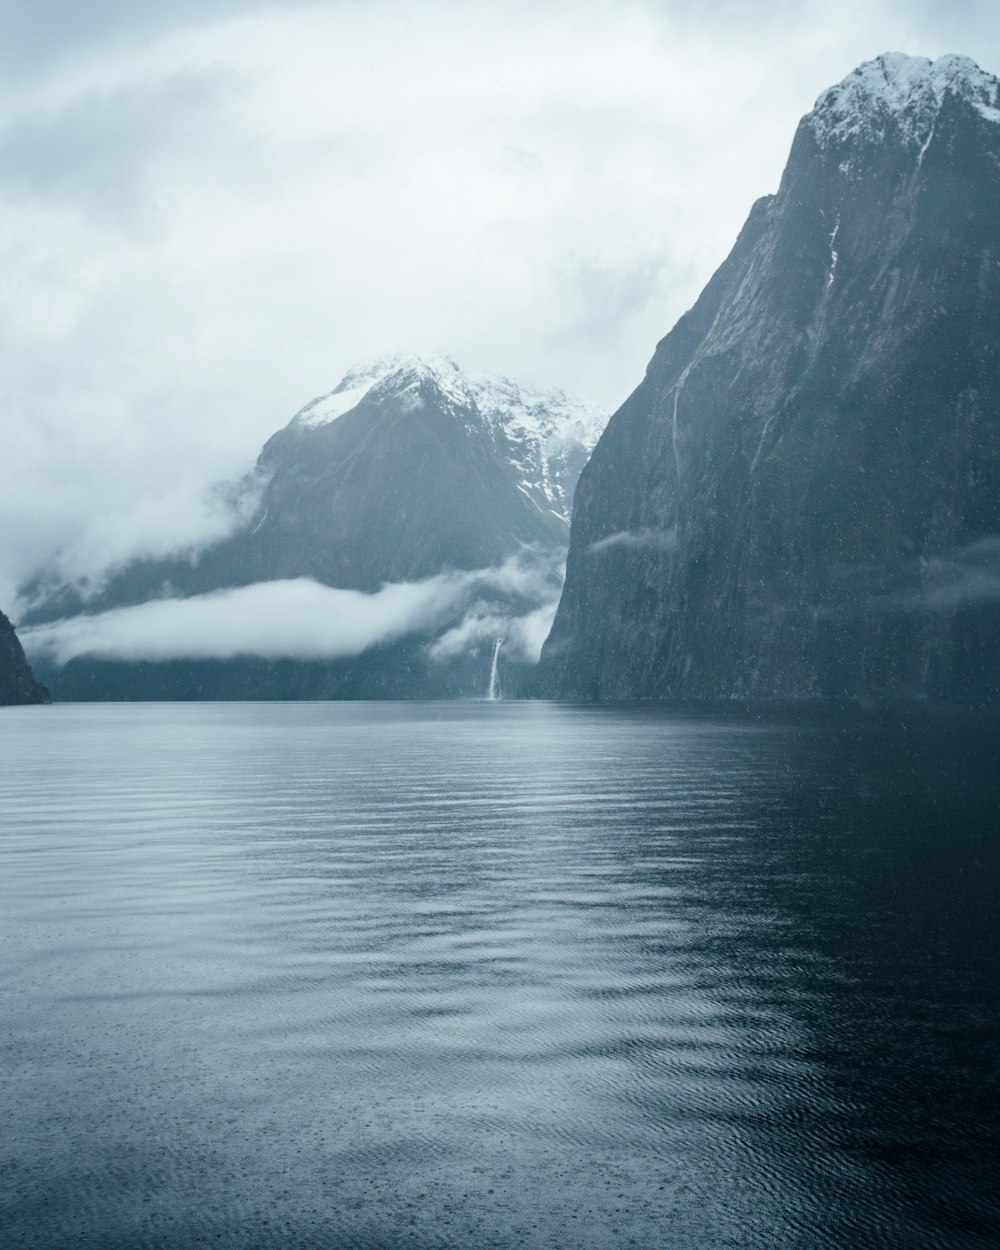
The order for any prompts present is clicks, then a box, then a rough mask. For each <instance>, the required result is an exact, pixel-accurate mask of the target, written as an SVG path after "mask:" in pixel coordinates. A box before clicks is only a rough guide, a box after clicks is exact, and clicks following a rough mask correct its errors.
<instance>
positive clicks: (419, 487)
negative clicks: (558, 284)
mask: <svg viewBox="0 0 1000 1250" xmlns="http://www.w3.org/2000/svg"><path fill="white" fill-rule="evenodd" d="M602 426H603V419H602V416H601V415H600V414H598V413H596V412H594V411H591V410H589V409H587V408H585V407H583V406H582V405H580V404H578V403H575V402H573V401H571V400H569V399H567V398H566V396H564V395H562V394H561V393H558V392H550V393H544V394H539V393H530V392H527V391H526V390H524V389H523V388H521V387H519V386H517V385H516V384H515V383H513V382H511V381H509V380H506V379H474V378H470V377H468V376H466V375H465V374H463V373H462V372H461V371H460V370H459V369H458V368H457V367H456V366H455V365H454V363H453V362H451V361H449V360H447V359H442V358H437V359H432V360H424V359H420V358H417V357H412V356H409V357H397V358H394V359H392V360H389V361H385V362H380V363H379V364H376V365H374V366H370V367H367V368H363V369H356V370H354V371H352V372H351V373H349V374H348V375H347V376H346V377H345V378H344V379H343V381H342V382H341V383H340V384H339V385H338V386H337V387H336V388H335V389H334V390H333V391H331V392H330V393H329V394H327V395H324V396H321V397H320V398H319V399H316V400H314V401H313V402H312V403H310V404H308V405H307V406H306V407H305V408H303V409H302V410H301V411H300V412H299V413H298V414H296V416H295V417H293V419H292V420H291V421H290V422H289V424H288V425H287V426H285V428H284V429H282V430H280V431H278V433H276V434H275V435H274V436H273V437H272V438H271V439H270V440H269V441H268V442H267V444H266V445H265V447H264V449H263V451H262V453H261V455H260V458H259V460H258V463H257V471H256V475H257V476H256V483H257V487H258V498H257V499H256V503H255V505H253V506H252V508H251V509H250V510H248V511H245V512H244V521H243V523H242V524H241V525H239V527H238V528H237V529H236V531H235V532H234V533H232V534H231V536H230V537H228V538H226V539H225V540H224V541H221V542H217V543H215V544H214V545H212V546H209V547H206V548H204V549H202V550H200V551H198V552H195V553H191V554H190V555H189V556H185V557H178V558H174V559H169V560H137V561H134V562H133V563H131V564H130V565H128V566H126V567H125V568H123V569H120V570H118V571H117V572H115V573H114V574H113V575H112V576H110V577H109V578H108V580H107V583H106V585H104V586H103V587H102V588H101V589H100V590H99V592H98V593H96V594H95V593H93V591H92V588H88V587H84V586H80V585H73V584H70V585H66V584H63V583H61V582H60V581H59V580H57V579H56V580H51V579H50V582H49V584H48V585H45V584H44V581H45V579H44V578H42V579H39V580H38V582H37V583H36V584H35V585H34V586H32V587H26V588H24V590H23V592H22V594H23V597H24V598H25V599H27V600H28V601H29V602H30V603H31V610H30V611H27V612H25V613H24V616H23V620H24V622H25V624H27V625H29V626H37V627H39V631H40V632H34V633H25V635H24V637H25V642H26V645H27V646H28V648H29V652H30V653H31V655H32V658H33V660H34V661H35V662H36V666H37V667H38V669H39V671H40V672H42V673H44V676H45V679H46V680H47V681H48V682H49V683H50V684H51V686H52V689H53V690H54V691H55V692H56V694H57V696H58V697H60V698H69V699H81V698H82V699H106V698H316V697H323V698H387V697H388V698H434V697H444V696H457V695H470V694H477V693H481V692H483V690H484V689H485V684H486V682H487V679H488V672H489V662H490V655H491V653H492V648H493V646H494V644H495V640H496V637H497V636H505V635H506V634H507V633H508V629H509V628H510V627H513V628H514V629H515V631H517V632H518V636H519V638H520V639H521V645H520V646H519V647H518V646H515V645H514V643H513V641H512V642H511V645H509V646H508V647H507V649H506V650H505V653H504V661H505V664H506V665H508V666H509V667H510V668H511V670H513V669H515V668H517V667H518V665H520V667H521V668H522V669H523V668H525V667H526V666H527V665H528V664H529V663H530V664H532V665H533V663H534V660H535V658H536V657H537V649H538V645H539V636H538V635H539V627H538V626H537V625H535V624H534V623H533V622H534V620H535V614H536V613H538V612H541V613H542V614H543V615H544V618H545V619H544V621H543V623H542V625H541V627H540V629H541V631H544V629H545V624H546V623H547V620H548V619H550V615H551V611H552V608H553V606H554V603H555V600H556V598H557V597H558V593H559V587H560V584H561V577H562V564H563V560H564V557H565V551H566V545H567V542H568V538H569V504H570V500H571V498H572V493H573V489H574V487H575V485H576V479H577V477H578V476H579V473H580V470H581V469H582V468H583V465H584V464H585V463H586V460H587V458H588V456H589V454H590V451H591V449H592V448H593V446H594V443H596V441H597V437H598V434H599V433H600V429H601V428H602ZM511 562H512V566H511V567H510V568H508V564H511ZM513 565H516V566H517V567H516V570H515V569H514V568H513ZM504 569H507V572H506V573H505V572H504ZM484 571H485V572H484ZM494 574H496V575H494ZM442 575H444V577H445V578H446V579H447V578H448V577H451V576H452V575H455V577H454V580H455V581H456V583H461V585H460V588H459V589H458V590H451V591H448V592H447V594H446V595H443V598H442V599H441V602H442V603H443V602H444V600H445V599H447V607H440V608H435V609H434V611H433V612H432V613H431V615H429V616H427V617H426V619H424V618H421V619H420V621H419V623H414V624H407V625H406V626H405V628H404V627H400V629H398V630H396V629H395V628H394V629H389V630H387V631H386V632H385V633H384V634H381V635H380V634H379V633H378V631H377V629H376V630H375V631H374V632H373V634H372V635H371V638H370V640H369V639H367V637H366V639H365V640H363V641H361V642H358V643H357V650H356V651H352V650H347V651H346V652H344V651H342V650H336V649H334V648H333V647H330V649H329V650H328V652H327V653H326V654H328V655H329V657H330V658H329V659H327V658H325V657H324V655H322V654H320V655H319V656H317V653H316V652H315V651H313V650H310V648H309V647H308V646H307V647H302V639H301V637H300V638H299V640H298V642H297V643H295V644H294V645H290V646H289V649H288V650H287V652H286V651H277V652H276V651H275V647H276V646H277V645H278V644H275V643H274V642H273V641H272V639H273V637H274V636H275V631H274V629H273V627H269V629H268V633H269V635H270V637H269V638H268V639H267V640H265V642H266V649H258V650H254V649H253V647H254V645H256V646H258V648H261V647H264V646H265V643H262V642H261V641H260V640H259V638H258V641H257V642H256V643H254V642H253V641H251V642H250V643H248V644H247V647H246V649H245V650H241V649H240V647H239V646H236V645H235V644H234V643H233V641H232V639H231V638H230V639H228V640H227V636H226V626H225V623H224V624H223V625H222V627H221V628H220V630H219V632H218V635H216V634H215V633H213V637H212V638H211V639H209V640H208V641H207V642H206V640H205V637H204V633H203V632H202V633H201V634H200V636H199V638H198V640H197V643H196V644H195V643H193V642H192V641H191V636H190V634H187V635H185V637H186V638H187V642H186V643H185V642H184V641H182V640H181V634H180V631H177V632H176V635H175V636H176V638H177V640H178V641H177V643H176V645H174V644H173V643H172V642H171V639H169V638H168V639H166V645H164V642H165V640H164V638H163V634H164V632H165V631H167V630H169V628H170V626H169V625H168V624H166V623H165V622H166V621H167V619H168V618H167V617H166V616H164V615H163V613H162V612H160V615H159V616H158V618H157V619H158V620H159V621H160V622H164V623H163V624H161V625H160V626H158V627H157V628H153V629H152V630H151V632H147V633H146V634H145V635H144V641H143V642H142V643H141V644H138V645H137V644H136V643H135V640H134V633H133V634H130V635H129V639H130V640H129V642H128V645H124V644H123V642H122V639H123V637H124V634H128V633H129V630H130V629H133V630H134V629H135V628H138V627H139V626H137V625H136V624H135V619H136V618H135V616H134V615H133V617H132V618H131V620H132V625H131V626H130V625H129V623H128V621H126V622H124V623H123V621H122V620H121V612H119V611H118V610H120V609H123V610H125V612H126V613H128V612H129V611H132V612H133V613H135V612H141V611H142V608H143V605H145V606H146V607H147V608H153V609H156V610H160V609H163V608H168V609H172V607H173V606H175V605H176V601H191V600H198V599H200V597H202V596H207V595H211V594H212V593H213V592H218V591H232V590H234V589H237V588H241V587H251V586H257V587H259V586H260V584H261V583H269V584H271V585H272V588H273V586H275V585H277V584H282V585H286V586H287V585H288V584H290V583H292V582H294V581H295V580H296V579H310V580H311V581H314V582H319V583H322V584H324V585H325V586H328V587H332V588H337V589H339V590H346V591H351V592H361V593H362V594H363V595H366V596H375V595H376V594H377V593H378V592H380V591H381V590H382V589H383V588H384V587H386V586H390V587H392V586H395V587H398V586H399V584H400V583H406V584H413V583H426V582H427V581H428V580H430V579H435V578H437V579H439V580H440V579H441V577H442ZM442 593H443V592H442ZM168 601H169V602H168ZM268 602H269V603H272V604H273V602H274V601H273V600H269V601H268ZM435 602H438V601H437V600H435ZM192 606H193V607H194V608H195V609H196V610H197V604H191V603H190V602H189V603H188V604H187V607H188V609H190V608H191V607H192ZM315 610H317V611H322V612H325V613H327V614H329V615H340V616H343V617H344V618H345V619H346V618H347V616H349V615H350V613H352V612H355V611H357V610H359V605H358V604H357V603H356V602H354V603H348V604H346V605H345V604H344V603H343V602H341V603H340V604H339V606H338V605H333V606H331V604H330V603H329V602H328V603H326V604H325V605H324V607H323V608H321V609H315ZM400 610H402V609H400ZM277 611H278V610H277V609H275V608H273V607H271V608H269V609H268V613H269V616H270V617H271V618H272V619H273V617H274V616H275V613H276V612H277ZM392 611H393V609H391V608H390V607H388V606H386V607H385V608H384V612H385V613H386V614H387V615H391V613H392ZM105 613H107V614H108V616H106V617H103V618H102V614H105ZM116 613H117V616H116ZM102 619H103V620H104V621H105V625H104V627H103V632H102V626H101V620H102ZM177 619H178V618H177V617H176V615H175V616H171V617H169V620H171V621H173V622H174V624H175V625H176V622H177ZM286 619H287V618H286ZM184 620H185V621H187V622H188V623H190V621H191V616H190V613H189V614H188V615H187V616H185V617H184ZM52 622H61V623H60V624H54V625H53V624H51V623H52ZM81 622H82V623H84V624H85V625H86V631H85V632H86V634H87V637H86V639H85V640H82V641H81V639H82V635H81V633H80V630H79V628H78V627H79V626H80V624H81ZM517 622H521V623H522V624H521V625H520V626H519V625H518V624H517ZM142 628H145V627H142ZM319 628H320V625H319V624H317V630H319ZM231 631H232V622H231V618H230V632H231ZM111 634H114V638H113V640H112V641H110V642H109V641H108V639H109V637H110V635H111ZM154 635H155V636H154ZM67 638H70V639H71V641H70V643H69V644H68V645H67V641H66V640H67ZM46 639H47V641H46ZM352 645H354V644H352ZM185 646H186V647H187V649H186V650H185ZM296 646H298V647H299V649H298V650H296V649H295V648H296ZM144 647H145V648H146V649H145V650H144V649H143V648H144ZM522 677H523V673H520V672H514V671H510V672H508V673H507V674H506V685H507V688H508V689H509V690H511V691H513V690H515V689H520V688H522V687H521V686H520V685H519V681H520V680H521V678H522Z"/></svg>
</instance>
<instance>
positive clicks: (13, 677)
mask: <svg viewBox="0 0 1000 1250" xmlns="http://www.w3.org/2000/svg"><path fill="white" fill-rule="evenodd" d="M48 701H49V692H48V691H47V690H46V689H45V687H44V686H43V685H41V684H40V683H39V682H37V681H35V679H34V677H33V675H32V672H31V668H30V667H29V665H28V661H27V659H26V658H25V655H24V649H23V648H22V646H21V644H20V642H19V641H18V637H17V634H16V633H15V632H14V626H13V625H12V624H11V623H10V621H9V620H8V619H7V617H6V616H4V614H3V613H2V612H0V705H9V704H21V703H48Z"/></svg>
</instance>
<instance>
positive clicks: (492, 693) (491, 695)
mask: <svg viewBox="0 0 1000 1250" xmlns="http://www.w3.org/2000/svg"><path fill="white" fill-rule="evenodd" d="M503 644H504V639H503V638H498V639H497V640H496V642H495V643H494V644H493V663H492V664H491V665H490V688H489V690H488V691H487V692H486V697H487V699H502V698H503V691H502V690H501V689H500V674H499V673H498V672H497V661H498V660H499V659H500V648H501V647H502V646H503Z"/></svg>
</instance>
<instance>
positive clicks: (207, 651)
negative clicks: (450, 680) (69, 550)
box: [22, 549, 561, 665]
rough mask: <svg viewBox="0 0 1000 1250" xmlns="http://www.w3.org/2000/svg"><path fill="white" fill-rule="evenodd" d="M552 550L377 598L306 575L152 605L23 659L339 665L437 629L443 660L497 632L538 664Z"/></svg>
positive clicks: (555, 588)
mask: <svg viewBox="0 0 1000 1250" xmlns="http://www.w3.org/2000/svg"><path fill="white" fill-rule="evenodd" d="M560 582H561V553H554V552H540V551H537V550H530V549H527V550H525V551H524V552H522V553H521V554H520V555H518V556H513V557H511V558H510V559H508V560H506V561H505V562H504V563H503V564H501V565H499V566H497V567H496V568H490V569H479V570H475V571H472V572H449V573H442V574H439V575H438V576H436V577H431V578H428V579H426V580H424V581H419V582H397V583H393V584H391V585H386V586H383V587H382V589H381V590H379V591H377V592H376V593H374V594H364V593H362V592H361V591H357V590H343V589H336V588H333V587H330V586H324V585H321V584H320V583H319V582H315V581H312V580H311V579H309V578H296V579H293V580H287V581H273V582H258V583H256V584H254V585H251V586H242V587H238V588H235V589H231V590H220V591H215V592H213V593H212V594H207V595H198V596H194V597H192V598H188V599H158V600H152V601H150V602H147V603H142V604H137V605H135V606H133V607H127V608H116V609H113V610H112V611H109V612H102V613H98V614H94V615H80V616H75V617H69V618H67V619H65V620H61V621H55V622H53V623H52V624H46V625H39V626H35V627H33V628H28V629H25V630H24V631H23V636H22V638H23V642H24V646H25V649H26V650H27V651H28V653H29V654H31V655H35V656H44V657H46V658H51V659H52V660H54V661H55V663H57V664H59V665H63V664H66V663H68V662H69V661H70V660H72V659H76V658H78V657H82V656H87V657H90V658H94V659H106V660H126V661H139V660H176V659H206V660H207V659H214V660H226V659H232V658H234V657H236V656H259V657H262V658H266V659H278V658H294V659H303V660H323V659H326V660H333V659H346V658H351V657H354V656H357V655H360V654H361V653H362V652H363V651H366V650H367V649H368V648H369V647H373V646H376V645H378V644H380V643H387V642H393V641H395V640H397V639H400V638H403V637H405V636H407V635H411V634H435V633H439V632H440V631H444V632H443V633H441V634H440V637H439V638H438V639H437V640H436V641H435V642H434V643H433V644H432V645H431V648H430V654H431V657H432V658H433V659H436V660H446V659H448V658H450V657H452V656H455V655H457V654H459V653H460V652H461V651H463V650H466V649H468V648H470V647H473V646H475V645H477V644H478V643H479V642H480V641H481V640H483V639H484V638H486V637H489V638H493V637H497V636H500V635H503V636H504V637H507V638H508V639H510V641H511V651H512V652H513V653H516V654H518V655H519V656H521V657H522V658H524V659H530V660H532V661H534V660H537V658H538V653H539V652H540V650H541V644H542V642H543V641H544V638H545V633H546V632H547V630H548V625H549V623H551V619H552V615H553V613H554V612H555V606H556V601H557V599H558V594H559V585H560Z"/></svg>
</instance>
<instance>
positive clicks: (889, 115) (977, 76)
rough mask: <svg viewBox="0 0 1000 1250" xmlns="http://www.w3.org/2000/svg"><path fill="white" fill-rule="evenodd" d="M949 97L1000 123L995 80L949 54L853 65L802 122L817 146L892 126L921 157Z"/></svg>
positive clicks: (874, 135)
mask: <svg viewBox="0 0 1000 1250" xmlns="http://www.w3.org/2000/svg"><path fill="white" fill-rule="evenodd" d="M949 94H950V95H956V96H958V97H960V98H961V99H963V100H965V101H966V102H967V103H968V104H969V105H971V106H972V107H973V108H974V109H975V110H976V111H977V112H978V113H979V114H980V115H981V116H982V117H984V118H986V119H987V120H988V121H992V122H997V123H1000V81H998V80H997V79H996V78H995V77H994V76H993V75H992V74H988V73H986V72H985V70H982V69H980V68H979V66H978V65H977V64H976V63H975V61H973V60H971V59H970V58H969V57H966V56H955V55H951V54H950V55H947V56H941V57H938V59H937V60H936V61H930V60H928V59H927V58H926V57H920V56H907V55H905V54H904V53H902V52H887V53H885V54H884V55H883V56H880V57H877V58H876V59H875V60H874V61H866V62H865V63H864V64H863V65H860V66H858V68H857V69H856V70H854V72H853V73H851V74H849V75H848V76H847V77H846V78H845V79H844V80H843V82H840V83H838V84H837V85H836V86H835V87H831V88H830V89H829V90H828V91H824V92H823V94H822V95H821V96H820V97H819V99H818V100H817V101H816V107H815V108H814V109H813V111H812V112H811V113H810V114H809V116H808V118H807V121H808V123H809V125H810V126H811V127H812V130H813V133H814V134H815V136H816V138H817V140H818V141H819V143H820V146H822V147H827V146H829V145H831V144H841V143H846V142H849V141H851V142H853V141H855V140H857V139H859V138H867V139H874V140H881V139H884V138H885V135H886V133H887V131H888V130H889V128H890V127H891V126H895V127H897V128H898V131H899V133H900V135H901V136H902V139H903V142H904V144H906V146H907V147H910V148H913V149H915V150H917V151H918V152H919V154H920V157H921V158H922V157H923V154H924V153H925V152H926V150H927V146H928V144H929V142H930V139H931V137H932V136H933V133H934V127H935V124H936V122H937V118H938V114H939V113H940V111H941V105H942V103H943V101H944V98H945V96H946V95H949ZM841 168H843V166H841Z"/></svg>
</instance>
